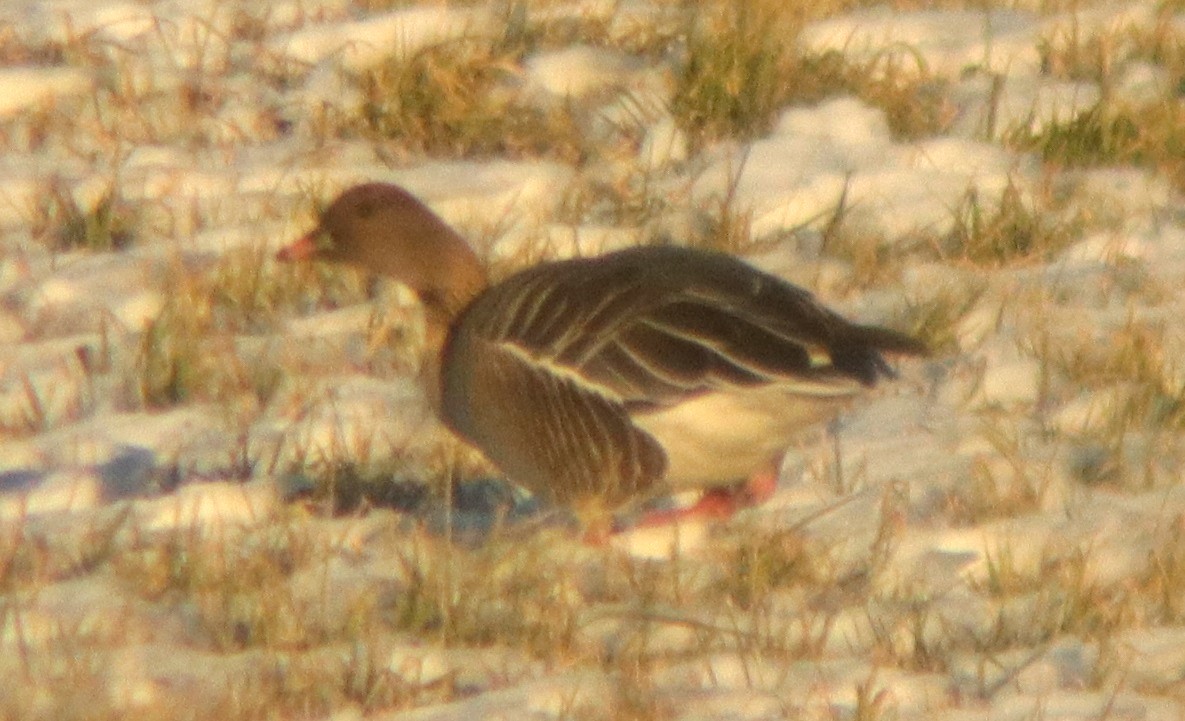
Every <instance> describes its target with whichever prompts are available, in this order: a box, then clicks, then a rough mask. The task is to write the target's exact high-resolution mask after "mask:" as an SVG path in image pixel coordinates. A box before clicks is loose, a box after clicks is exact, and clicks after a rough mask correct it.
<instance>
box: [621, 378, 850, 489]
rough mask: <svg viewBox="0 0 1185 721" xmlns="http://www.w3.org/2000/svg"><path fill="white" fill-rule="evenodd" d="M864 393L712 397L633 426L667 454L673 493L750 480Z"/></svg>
mask: <svg viewBox="0 0 1185 721" xmlns="http://www.w3.org/2000/svg"><path fill="white" fill-rule="evenodd" d="M858 389H859V387H858V386H856V385H853V386H852V387H851V388H846V387H844V388H836V389H835V393H833V394H827V395H803V394H802V393H800V392H799V393H796V392H792V391H788V390H786V389H785V388H777V387H775V388H769V389H758V390H751V391H745V392H741V393H735V392H731V393H707V394H705V395H702V396H699V397H697V398H694V399H691V400H688V401H685V402H683V403H679V404H677V405H675V406H672V407H669V408H660V409H657V410H655V411H651V412H648V413H644V414H638V415H635V416H634V417H633V421H634V425H636V426H638V427H639V428H641V429H642V430H644V431H646V432H647V433H649V434H650V435H651V436H653V437H654V439H655V440H657V441H658V442H659V444H660V445H661V446H662V448H663V450H664V451H665V452H666V454H667V471H666V476H665V482H666V483H667V485H668V486H669V487H670V488H671V489H672V490H674V491H680V490H687V489H691V488H701V487H705V486H716V485H723V484H727V483H732V482H735V481H740V480H744V479H746V478H748V477H749V475H750V474H751V473H753V472H754V471H756V470H757V469H758V468H759V467H760V466H761V465H762V464H764V463H766V462H768V461H769V460H770V459H771V458H772V457H773V456H774V455H775V454H777V453H781V452H782V451H784V450H785V449H786V447H787V446H789V445H790V443H791V442H792V441H793V440H794V438H795V437H797V436H799V435H801V434H802V433H803V432H804V431H807V430H810V429H812V428H813V427H817V426H819V425H820V424H822V423H824V422H826V421H829V420H831V419H832V418H834V417H835V415H836V414H837V413H839V411H840V410H842V409H843V407H844V406H845V405H846V404H847V402H848V401H849V400H850V399H851V397H852V395H853V394H854V393H855V392H856V391H857V390H858Z"/></svg>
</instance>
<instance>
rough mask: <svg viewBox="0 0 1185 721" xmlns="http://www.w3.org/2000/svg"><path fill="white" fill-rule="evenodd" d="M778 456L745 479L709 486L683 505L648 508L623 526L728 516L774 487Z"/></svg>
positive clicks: (760, 500)
mask: <svg viewBox="0 0 1185 721" xmlns="http://www.w3.org/2000/svg"><path fill="white" fill-rule="evenodd" d="M780 461H781V458H780V457H779V458H777V459H775V460H772V461H770V462H769V463H767V464H766V465H764V466H762V467H761V468H759V469H758V470H757V471H756V472H755V473H754V474H753V475H751V476H749V480H747V481H745V482H743V483H738V484H736V485H732V486H722V487H719V488H710V489H708V490H706V491H704V494H703V495H702V496H700V499H699V500H698V501H696V502H695V503H693V504H692V505H690V506H687V507H686V508H671V509H663V510H659V511H649V512H647V513H645V514H643V515H642V517H641V518H639V519H638V522H637V523H634V524H632V525H631V526H629V527H628V528H626V529H620V530H629V529H633V528H652V527H655V526H665V525H669V524H673V523H680V522H682V521H688V520H704V519H718V520H723V519H725V518H729V517H731V516H732V515H733V514H735V513H736V512H737V511H739V510H741V509H742V508H749V507H752V506H758V505H761V504H762V503H765V502H766V501H768V500H769V499H770V497H771V496H773V495H774V491H776V490H777V488H778V468H779V466H780V465H781V464H780Z"/></svg>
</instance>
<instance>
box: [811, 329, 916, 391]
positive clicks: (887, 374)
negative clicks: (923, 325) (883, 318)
mask: <svg viewBox="0 0 1185 721" xmlns="http://www.w3.org/2000/svg"><path fill="white" fill-rule="evenodd" d="M830 351H831V362H832V365H833V366H835V368H837V369H839V370H841V371H843V372H845V373H848V374H850V375H852V376H853V377H855V378H857V379H859V381H860V382H861V383H863V384H864V385H866V386H872V385H876V382H877V381H878V380H880V379H881V378H895V377H896V376H897V373H896V372H895V371H894V370H893V368H892V367H891V366H890V365H889V364H888V363H887V362H886V361H885V359H884V356H882V355H881V354H882V353H887V354H892V355H907V356H915V357H926V356H929V355H930V349H929V348H928V347H927V346H926V344H925V343H923V342H922V341H920V340H918V339H917V338H914V337H912V336H908V335H905V334H904V333H898V332H897V331H894V330H889V329H888V328H881V327H879V326H873V325H857V326H853V327H852V332H851V333H850V334H849V335H848V336H847V337H846V338H844V339H842V340H841V341H840V342H839V343H837V344H836V345H835V346H834V347H832V348H831V349H830Z"/></svg>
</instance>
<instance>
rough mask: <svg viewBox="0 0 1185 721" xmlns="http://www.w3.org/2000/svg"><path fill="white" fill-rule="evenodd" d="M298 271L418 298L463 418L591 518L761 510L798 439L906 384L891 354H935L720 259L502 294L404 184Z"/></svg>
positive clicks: (341, 204) (344, 201)
mask: <svg viewBox="0 0 1185 721" xmlns="http://www.w3.org/2000/svg"><path fill="white" fill-rule="evenodd" d="M278 257H279V258H280V259H281V260H289V261H291V260H301V259H306V258H315V259H321V260H326V261H338V262H344V263H349V264H352V265H355V266H358V267H360V268H362V269H364V270H366V271H369V272H371V273H377V274H380V275H383V276H387V277H390V278H393V279H395V280H398V281H401V282H402V283H404V284H406V285H407V286H409V287H410V288H411V289H412V290H413V291H414V292H415V293H416V294H417V295H418V296H419V299H420V300H421V301H422V303H423V305H424V309H425V318H426V322H427V324H428V334H427V336H428V343H429V346H430V347H429V349H428V353H429V358H431V359H433V360H436V361H437V363H436V364H434V365H433V367H431V368H429V369H428V371H429V372H428V376H429V377H430V379H431V380H430V384H431V387H430V388H429V392H430V394H431V395H432V396H433V398H434V400H435V402H436V403H437V407H438V409H439V413H440V416H441V418H442V420H443V421H444V423H445V424H446V425H447V426H448V427H449V428H450V429H452V431H454V432H455V433H456V434H457V435H459V436H460V437H461V438H463V439H465V440H466V441H467V442H469V443H470V444H472V445H473V446H476V447H477V448H478V449H479V450H481V451H482V452H483V453H484V454H485V456H486V457H487V458H488V459H489V460H490V461H491V462H493V463H494V464H495V465H496V466H497V467H498V468H499V469H500V470H501V471H502V472H503V473H504V474H505V475H506V477H507V478H508V479H509V480H510V481H512V482H514V483H516V484H518V485H520V486H522V487H524V488H526V489H527V490H529V491H531V492H532V493H533V494H535V495H536V496H538V497H540V498H541V499H543V500H545V501H550V502H552V503H558V504H564V505H568V506H571V507H573V508H575V509H576V510H577V513H578V515H582V516H584V517H585V519H586V521H587V519H588V518H589V517H590V516H591V517H598V516H599V517H601V518H603V517H604V516H603V515H599V514H606V513H607V512H608V511H610V510H612V509H614V508H617V507H618V506H620V505H622V504H623V503H625V502H626V501H629V500H632V499H638V498H644V497H649V496H653V495H656V494H658V493H662V492H669V491H683V490H688V489H692V488H697V489H703V490H705V491H707V492H706V493H705V495H704V499H703V500H701V502H700V504H699V505H698V507H696V508H695V509H693V510H692V511H691V512H690V513H695V512H697V511H706V512H712V513H727V512H730V511H731V509H732V508H735V507H736V506H738V505H741V504H744V503H752V502H755V501H756V500H758V498H754V496H757V497H764V496H766V495H768V494H769V493H771V492H772V490H773V483H774V481H775V479H776V468H777V465H776V461H777V460H779V459H780V456H781V454H782V452H784V450H785V449H786V447H787V446H788V445H789V444H790V443H791V442H792V440H793V439H794V437H795V436H796V434H798V433H800V432H802V431H803V430H804V429H806V428H809V427H811V426H815V425H817V424H819V423H820V422H822V421H826V420H829V419H831V418H832V417H833V416H834V415H835V414H836V413H838V412H839V410H840V409H842V408H843V406H844V405H845V404H846V403H847V402H848V401H849V400H850V399H851V398H852V397H853V396H855V395H856V394H858V393H859V392H860V391H861V390H862V389H864V388H865V387H869V386H873V385H875V384H876V382H877V381H878V380H880V379H882V378H887V377H892V375H893V372H892V370H891V369H890V367H889V366H888V364H887V363H886V362H885V360H884V358H883V357H882V355H881V354H882V353H891V354H904V355H924V354H925V353H926V349H925V347H924V346H923V345H922V343H920V342H919V341H917V340H915V339H913V338H910V337H908V336H906V335H902V334H900V333H897V332H895V331H891V330H887V329H885V328H879V327H875V326H867V325H857V324H854V323H851V322H849V321H847V320H845V319H844V318H842V317H840V316H839V315H837V314H836V313H834V312H832V311H830V310H828V309H827V308H825V307H823V306H822V305H820V304H819V302H818V301H817V300H815V298H814V296H812V295H811V294H810V293H808V292H807V291H805V290H802V289H801V288H798V287H796V286H793V285H791V284H789V283H787V282H785V281H783V280H781V279H779V278H776V277H774V276H772V275H769V274H767V273H764V272H761V271H759V270H757V269H755V268H753V267H752V266H749V265H747V264H746V263H744V262H742V261H741V260H738V259H737V258H734V257H732V256H729V255H725V254H723V253H716V252H709V251H704V250H694V249H689V248H681V247H670V246H665V247H660V246H653V247H640V248H631V249H629V250H622V251H618V252H615V253H610V254H608V255H604V256H600V257H593V258H577V259H573V260H563V261H558V262H551V263H543V264H541V265H537V266H534V267H531V268H528V269H526V270H523V271H520V272H518V273H516V274H514V275H512V276H510V277H509V278H507V279H505V280H503V281H501V282H499V283H497V284H494V285H490V284H489V282H488V280H487V276H486V273H485V270H484V268H483V267H482V265H481V263H480V261H479V260H478V258H477V256H476V255H475V254H474V252H473V250H472V249H471V248H470V246H469V245H468V243H466V242H465V240H464V239H462V238H461V237H460V236H459V235H458V234H457V233H456V232H455V231H454V230H453V229H452V228H450V227H449V226H448V225H447V224H446V223H445V222H444V221H443V220H441V219H440V217H438V216H437V215H436V214H435V213H433V212H432V211H431V210H429V209H428V208H427V207H426V206H425V205H424V204H423V203H421V202H420V201H419V200H417V199H416V198H415V197H414V196H412V195H411V194H410V193H408V192H407V191H405V190H403V189H402V188H399V187H397V186H394V185H389V184H384V183H368V184H365V185H359V186H355V187H353V188H350V189H349V190H347V191H345V192H344V193H342V194H341V195H340V196H339V197H338V198H337V199H336V200H334V201H333V203H332V204H331V205H330V206H329V207H328V209H326V211H325V212H324V213H323V215H322V217H321V220H320V224H319V225H318V227H317V228H315V229H314V230H312V231H311V232H310V233H308V234H307V235H305V236H304V237H302V238H301V239H300V240H298V241H296V242H295V243H293V244H292V245H290V246H288V247H287V248H285V249H283V250H282V251H280V254H279V256H278ZM747 478H748V479H751V480H750V481H749V483H748V484H746V483H745V479H747Z"/></svg>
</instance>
